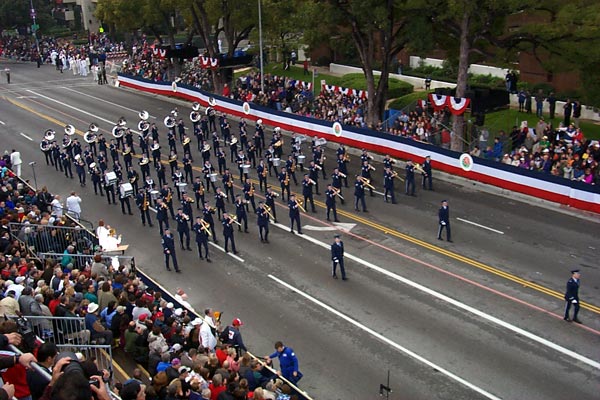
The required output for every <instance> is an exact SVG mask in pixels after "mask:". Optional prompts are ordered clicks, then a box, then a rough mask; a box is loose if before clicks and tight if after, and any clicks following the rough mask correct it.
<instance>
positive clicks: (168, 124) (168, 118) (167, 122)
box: [163, 115, 177, 129]
mask: <svg viewBox="0 0 600 400" xmlns="http://www.w3.org/2000/svg"><path fill="white" fill-rule="evenodd" d="M163 123H164V124H165V126H166V127H167V128H169V129H172V128H174V127H175V124H176V123H177V122H176V121H175V118H173V117H171V116H170V115H167V116H166V117H165V119H164V120H163Z"/></svg>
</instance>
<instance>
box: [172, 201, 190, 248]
mask: <svg viewBox="0 0 600 400" xmlns="http://www.w3.org/2000/svg"><path fill="white" fill-rule="evenodd" d="M189 220H190V216H189V215H187V214H184V213H183V209H182V208H178V209H177V215H175V221H177V233H179V243H180V244H181V250H190V251H191V250H192V248H191V247H190V227H189V225H188V223H189ZM184 237H185V247H184V245H183V238H184Z"/></svg>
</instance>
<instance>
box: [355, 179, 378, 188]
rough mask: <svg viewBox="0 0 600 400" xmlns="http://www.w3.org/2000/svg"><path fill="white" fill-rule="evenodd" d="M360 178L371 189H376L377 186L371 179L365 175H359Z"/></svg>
mask: <svg viewBox="0 0 600 400" xmlns="http://www.w3.org/2000/svg"><path fill="white" fill-rule="evenodd" d="M358 179H359V180H360V181H361V182H362V184H363V186H366V187H368V188H369V189H372V190H375V187H373V185H371V180H370V179H367V178H365V177H364V176H359V177H358Z"/></svg>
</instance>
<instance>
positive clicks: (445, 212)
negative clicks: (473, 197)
mask: <svg viewBox="0 0 600 400" xmlns="http://www.w3.org/2000/svg"><path fill="white" fill-rule="evenodd" d="M438 217H439V228H438V236H437V238H438V240H444V239H442V230H443V229H444V228H446V239H447V240H448V241H449V242H450V243H452V231H451V230H450V207H448V201H446V200H442V206H441V207H440V210H439V212H438Z"/></svg>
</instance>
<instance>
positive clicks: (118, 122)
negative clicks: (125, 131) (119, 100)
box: [117, 117, 127, 127]
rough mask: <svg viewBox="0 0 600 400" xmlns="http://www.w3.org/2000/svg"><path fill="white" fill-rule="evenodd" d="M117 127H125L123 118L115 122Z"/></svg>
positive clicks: (125, 123)
mask: <svg viewBox="0 0 600 400" xmlns="http://www.w3.org/2000/svg"><path fill="white" fill-rule="evenodd" d="M117 125H118V126H120V127H124V126H125V125H127V120H126V119H125V117H121V118H119V120H118V121H117Z"/></svg>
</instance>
